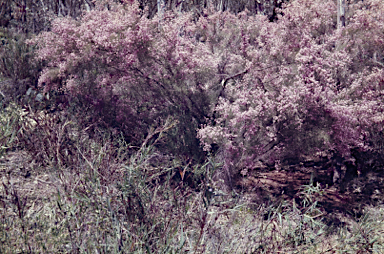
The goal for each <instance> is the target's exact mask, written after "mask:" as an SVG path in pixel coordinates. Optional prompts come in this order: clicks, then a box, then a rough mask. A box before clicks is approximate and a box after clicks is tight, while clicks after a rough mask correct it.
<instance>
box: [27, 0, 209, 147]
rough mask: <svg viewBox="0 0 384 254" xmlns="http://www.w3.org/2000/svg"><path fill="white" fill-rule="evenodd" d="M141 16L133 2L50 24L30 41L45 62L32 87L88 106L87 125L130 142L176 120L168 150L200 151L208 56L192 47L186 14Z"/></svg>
mask: <svg viewBox="0 0 384 254" xmlns="http://www.w3.org/2000/svg"><path fill="white" fill-rule="evenodd" d="M142 14H143V13H142V11H141V10H140V9H139V6H138V4H137V3H133V4H125V5H116V6H114V8H112V9H111V10H92V11H90V12H87V13H86V14H85V15H84V16H83V18H82V19H81V20H80V21H77V20H74V19H71V18H60V19H57V20H56V21H54V22H53V26H52V31H50V32H45V33H42V34H40V35H39V36H38V37H37V38H36V39H35V40H34V41H33V43H35V44H37V45H38V47H39V51H38V56H39V59H40V60H44V61H46V62H47V64H48V66H47V68H46V69H45V70H44V71H43V72H42V75H41V76H40V79H39V84H40V85H41V86H43V87H44V89H45V90H46V91H51V90H54V91H61V92H62V93H65V94H67V95H68V96H69V97H70V101H71V102H72V103H75V105H76V106H79V105H84V107H83V109H84V108H88V111H89V114H87V117H88V118H90V119H89V121H91V122H100V121H103V122H106V123H107V124H108V126H110V127H111V126H112V127H116V128H118V129H119V130H122V131H124V134H125V136H126V137H127V138H129V139H130V141H131V142H133V143H134V142H139V141H140V139H142V137H144V136H145V132H146V131H147V129H148V128H149V126H151V125H154V124H156V122H157V121H158V120H159V119H163V120H164V119H166V118H167V117H168V116H170V115H172V116H173V117H174V118H176V120H179V126H178V130H176V133H174V137H170V139H173V140H176V138H177V140H178V141H177V142H179V143H180V144H174V145H175V147H174V149H176V150H179V149H181V148H183V147H182V145H181V144H182V143H183V144H184V149H185V150H187V151H188V150H199V143H198V140H197V138H196V128H197V127H198V126H199V125H200V124H202V123H203V122H202V121H204V117H205V116H206V115H208V114H207V110H208V105H209V101H208V99H207V98H206V95H205V89H204V87H203V86H204V85H206V84H208V83H210V82H212V80H213V74H214V71H213V68H214V62H213V59H212V57H211V55H212V54H211V53H210V52H209V49H208V48H207V47H206V45H204V44H203V43H201V42H198V41H196V39H195V37H194V35H193V31H194V29H195V28H194V25H193V23H191V18H192V17H191V16H190V15H184V16H182V17H178V15H176V14H173V13H166V15H165V16H164V17H163V20H162V21H161V23H160V22H159V20H158V19H156V18H154V19H148V18H146V17H145V16H144V15H142ZM87 121H88V120H87ZM180 140H181V141H180ZM175 142H176V141H175Z"/></svg>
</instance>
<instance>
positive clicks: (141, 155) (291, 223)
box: [0, 105, 384, 253]
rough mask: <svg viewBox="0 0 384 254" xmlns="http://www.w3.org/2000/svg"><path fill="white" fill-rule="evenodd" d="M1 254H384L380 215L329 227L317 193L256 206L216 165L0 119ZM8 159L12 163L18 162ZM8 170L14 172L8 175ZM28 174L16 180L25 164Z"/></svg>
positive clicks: (41, 122) (157, 133) (20, 114)
mask: <svg viewBox="0 0 384 254" xmlns="http://www.w3.org/2000/svg"><path fill="white" fill-rule="evenodd" d="M0 121H1V123H2V125H1V127H0V135H1V136H0V141H1V152H2V154H1V156H2V157H1V164H0V169H1V171H0V173H1V185H0V253H383V251H384V250H383V242H384V232H383V225H384V223H383V218H384V210H383V208H380V207H376V208H367V210H366V213H365V215H364V216H363V217H361V218H360V219H353V218H352V219H350V220H349V223H348V224H345V225H342V226H339V227H337V228H336V229H335V228H334V227H331V226H330V225H328V224H327V223H326V220H324V219H325V217H326V216H327V215H326V213H325V212H324V210H323V209H322V208H321V207H320V206H319V205H318V202H317V201H318V197H320V196H321V195H322V194H323V190H322V189H321V187H320V186H319V185H317V186H313V185H308V186H303V189H302V191H301V192H300V193H299V194H298V195H297V198H296V199H295V200H285V201H281V202H279V203H275V204H269V205H267V204H252V203H251V202H250V201H247V200H248V199H247V195H246V194H242V193H236V192H235V191H232V192H230V193H228V192H225V191H224V190H221V189H220V184H217V183H216V182H215V181H213V180H212V179H213V177H212V176H213V174H214V173H215V171H216V170H221V164H220V162H219V161H217V159H216V158H215V156H213V155H212V156H209V157H208V159H207V161H206V162H205V163H203V164H198V165H191V164H190V162H188V161H181V160H180V159H177V158H175V157H174V156H172V155H170V154H163V153H161V152H160V151H159V150H157V149H156V144H157V143H158V142H159V141H160V140H161V139H162V137H163V135H164V134H165V133H166V132H167V131H169V130H171V129H172V128H173V127H174V125H175V122H174V121H172V120H171V119H169V120H168V121H165V123H164V124H163V126H161V127H158V128H153V129H151V130H150V131H149V135H148V137H147V138H146V139H145V141H144V142H143V144H142V146H141V147H132V146H130V145H129V144H127V143H125V142H124V140H123V139H122V138H119V137H115V136H113V135H112V134H111V133H109V132H108V130H101V129H99V130H98V131H97V132H96V133H93V135H92V136H91V135H89V133H88V132H87V131H88V130H87V129H79V128H78V127H77V124H76V122H74V121H73V120H71V119H69V118H67V117H65V116H63V115H50V114H42V112H39V113H32V112H29V113H28V114H27V113H26V112H25V111H23V110H21V108H20V107H18V106H17V105H10V106H8V107H7V108H6V109H5V110H3V111H2V112H1V117H0ZM14 158H18V159H19V160H18V161H16V160H15V159H14ZM11 164H12V166H11ZM25 164H26V165H29V166H27V167H29V168H27V169H23V170H24V171H28V172H30V173H29V175H27V174H20V172H21V171H22V169H21V167H22V165H25Z"/></svg>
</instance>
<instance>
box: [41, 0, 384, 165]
mask: <svg viewBox="0 0 384 254" xmlns="http://www.w3.org/2000/svg"><path fill="white" fill-rule="evenodd" d="M336 9H337V6H336V4H335V2H334V1H332V0H328V1H320V0H316V1H312V0H296V1H291V2H290V3H289V4H287V5H285V6H284V8H283V9H282V13H281V15H280V16H279V17H278V21H276V22H269V20H268V18H267V17H265V16H262V15H256V16H254V15H250V14H249V13H248V12H246V11H245V12H242V13H239V14H237V15H235V14H230V13H229V12H216V13H212V12H210V11H208V10H206V11H205V12H204V13H203V15H202V16H200V17H199V18H198V19H196V17H194V16H193V15H192V14H188V13H183V14H182V15H180V14H177V13H174V12H167V13H164V14H163V15H162V16H161V19H160V18H158V17H155V18H153V19H148V18H147V17H146V16H147V15H143V14H144V13H143V12H142V11H141V10H140V8H139V6H138V4H137V2H135V3H133V4H125V5H115V6H114V7H113V6H112V7H111V8H110V10H97V9H95V10H92V11H90V12H88V13H85V15H84V16H83V18H82V19H81V20H74V19H70V18H61V19H58V20H56V21H55V22H53V26H52V31H50V32H45V33H42V34H41V35H39V36H38V37H37V38H36V39H35V40H34V43H35V44H37V46H38V47H39V51H38V56H39V58H40V59H41V60H44V61H46V62H47V64H48V65H47V68H46V69H45V70H44V71H43V73H42V75H41V76H40V79H39V84H40V85H41V86H43V87H44V89H45V90H46V91H48V90H54V91H62V92H63V93H65V94H67V95H68V96H69V97H70V101H71V102H72V103H75V105H84V107H83V108H88V110H89V112H90V113H89V114H88V115H87V117H88V118H89V119H90V121H93V122H100V121H104V122H105V123H107V124H108V126H112V127H116V128H118V129H119V130H123V131H124V133H125V135H126V137H128V138H130V140H131V141H133V142H134V141H139V140H140V139H142V137H143V136H145V132H146V130H147V129H148V128H149V126H151V125H154V124H156V123H158V122H159V121H163V120H165V119H166V118H168V117H169V116H172V117H174V118H175V119H177V120H178V121H179V125H178V127H177V128H176V129H175V130H174V132H173V133H171V134H170V136H169V137H168V144H166V145H167V146H168V148H169V147H172V149H171V150H172V151H175V152H176V151H178V152H180V151H182V153H184V152H185V153H190V151H197V153H199V152H200V150H199V147H198V142H197V139H196V130H197V129H198V128H199V127H200V129H199V130H198V131H197V132H198V133H197V137H198V138H199V139H200V141H201V143H202V145H203V146H204V149H205V150H206V151H208V150H211V149H212V145H215V146H218V147H219V148H220V150H221V151H222V156H223V158H224V161H225V165H226V166H227V167H228V168H238V167H242V168H243V167H247V168H252V167H254V166H255V165H256V163H257V162H258V161H259V160H263V161H269V162H271V163H275V162H276V161H284V160H290V159H304V158H306V157H308V156H311V157H313V156H316V153H318V152H327V151H330V150H332V151H333V152H336V153H338V154H340V155H341V156H344V157H348V156H351V155H350V154H351V149H355V150H356V149H360V150H367V149H372V148H373V144H377V143H378V142H379V141H380V140H381V136H380V135H379V134H376V133H379V132H380V131H381V130H382V119H383V114H382V113H383V112H382V111H383V110H382V109H383V108H382V105H381V102H382V100H381V98H382V88H381V86H382V83H383V69H382V68H383V66H384V64H383V63H381V61H382V58H383V57H382V56H381V53H380V52H382V51H383V46H382V45H383V43H382V42H383V39H384V38H383V32H382V31H383V29H382V24H383V22H382V19H383V18H382V17H383V15H381V14H382V11H383V10H384V7H383V4H382V3H381V2H380V1H376V0H371V1H364V3H358V4H353V5H352V4H351V5H350V6H349V12H348V15H347V20H346V26H345V27H342V28H339V29H338V28H337V11H336ZM372 34H373V35H374V36H369V35H372ZM88 118H87V119H88Z"/></svg>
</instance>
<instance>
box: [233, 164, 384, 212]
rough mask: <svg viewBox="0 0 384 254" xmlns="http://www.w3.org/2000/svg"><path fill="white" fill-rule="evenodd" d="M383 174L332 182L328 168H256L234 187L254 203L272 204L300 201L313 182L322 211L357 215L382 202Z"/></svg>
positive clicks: (239, 179) (383, 189)
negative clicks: (305, 187)
mask: <svg viewBox="0 0 384 254" xmlns="http://www.w3.org/2000/svg"><path fill="white" fill-rule="evenodd" d="M313 172H316V174H314V173H313ZM383 173H384V170H377V169H376V170H373V169H372V170H370V171H368V172H367V173H366V174H365V175H364V176H356V177H353V178H347V179H344V181H342V183H334V179H333V178H334V176H333V175H331V174H330V172H329V169H316V170H315V169H314V168H313V167H303V166H294V167H293V166H290V167H287V168H285V169H281V170H268V169H256V170H253V171H249V172H247V175H246V176H241V175H239V176H238V177H237V179H236V188H237V189H238V190H241V191H243V192H245V193H247V194H248V195H250V196H251V197H252V201H253V202H257V203H260V202H268V203H271V202H272V203H274V202H279V201H281V200H286V201H291V200H294V199H295V200H296V201H299V199H300V195H301V193H302V191H303V186H305V185H307V186H308V185H310V183H311V182H314V184H317V183H318V184H319V185H320V187H321V190H322V191H321V194H319V195H317V196H316V201H318V203H319V205H320V206H321V207H322V208H323V209H324V210H325V212H327V213H334V212H342V213H346V214H350V215H354V216H360V215H361V214H362V212H363V208H364V207H365V206H366V205H379V204H382V203H383V201H384V195H383V193H384V174H383ZM314 176H315V177H314ZM311 178H312V179H311Z"/></svg>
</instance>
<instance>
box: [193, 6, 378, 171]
mask: <svg viewBox="0 0 384 254" xmlns="http://www.w3.org/2000/svg"><path fill="white" fill-rule="evenodd" d="M364 3H365V4H367V6H369V8H368V7H367V9H365V10H364V9H362V8H361V6H360V5H351V6H350V7H351V14H350V20H349V23H348V24H347V26H346V27H345V28H341V29H337V26H336V22H337V21H336V15H337V11H336V5H335V3H334V2H333V1H308V0H297V1H292V2H291V3H289V4H287V5H286V6H285V8H284V9H283V10H282V16H281V17H280V18H279V20H278V21H277V22H276V23H272V24H271V23H270V24H263V26H262V28H261V29H260V32H259V33H258V34H256V35H255V33H253V34H252V35H253V36H255V37H256V38H254V39H248V38H247V40H246V42H247V43H245V44H246V45H248V44H249V45H252V44H253V45H254V46H253V47H248V48H247V55H249V56H252V57H250V58H249V61H248V62H247V64H246V66H247V67H246V68H247V69H246V70H247V71H246V72H244V75H243V77H242V78H240V79H238V80H236V81H235V82H233V84H232V85H227V86H226V87H225V89H224V93H223V94H225V96H222V97H221V98H220V102H219V103H218V105H217V107H216V108H215V111H216V112H217V118H216V119H215V121H214V123H213V124H208V125H206V126H204V127H203V128H202V129H200V130H199V133H198V135H199V137H200V138H201V140H202V143H203V144H204V148H205V149H206V150H210V149H211V145H212V144H218V145H219V147H221V149H222V154H223V156H224V159H225V160H226V165H227V167H230V168H238V167H248V168H252V167H254V166H255V165H256V163H257V162H258V161H259V160H264V161H269V162H272V163H274V162H276V161H282V160H287V159H291V158H297V159H304V158H305V157H307V156H315V155H316V153H317V152H324V151H325V152H326V151H330V150H332V151H334V152H336V153H338V154H340V155H342V156H344V157H348V156H350V152H351V149H352V148H356V149H360V150H367V149H370V148H371V147H370V144H371V143H372V142H371V140H372V137H373V136H376V138H377V135H376V134H373V133H372V132H371V130H372V128H375V129H376V130H382V123H383V114H382V111H383V107H382V105H381V102H382V99H380V98H382V88H381V87H382V84H383V79H382V77H383V76H382V73H383V70H382V67H383V66H382V64H381V63H374V62H373V61H374V60H375V56H377V55H378V54H379V53H378V52H382V45H383V44H382V43H379V42H380V41H382V39H383V37H382V31H383V30H382V28H381V27H382V25H380V23H381V24H382V21H381V19H382V15H379V13H382V10H384V6H383V4H382V3H381V2H379V1H370V2H369V3H366V2H364ZM372 8H378V9H375V13H377V15H376V14H375V15H371V14H370V13H371V12H372V11H373V9H372ZM370 10H371V11H370ZM377 10H379V11H377ZM247 25H248V26H253V27H258V25H259V26H260V25H261V24H251V23H247ZM368 33H369V34H374V36H371V37H370V36H368ZM356 40H359V41H358V42H356ZM367 52H371V53H370V55H369V54H368V55H367ZM375 54H376V55H375ZM237 55H238V56H240V54H237ZM243 59H246V57H243ZM372 135H373V136H372Z"/></svg>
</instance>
